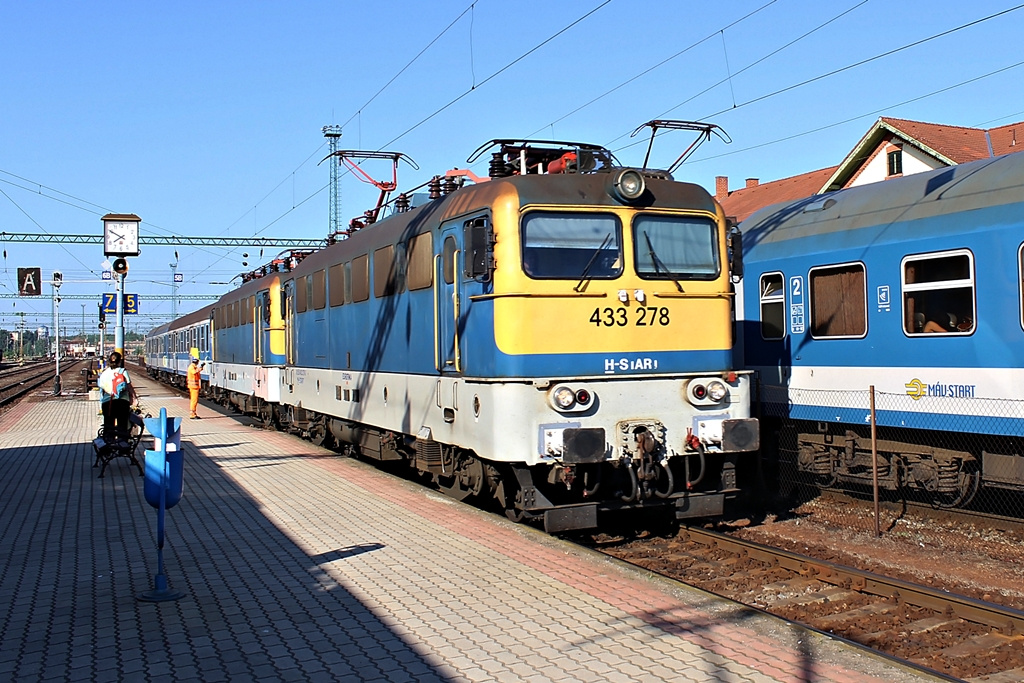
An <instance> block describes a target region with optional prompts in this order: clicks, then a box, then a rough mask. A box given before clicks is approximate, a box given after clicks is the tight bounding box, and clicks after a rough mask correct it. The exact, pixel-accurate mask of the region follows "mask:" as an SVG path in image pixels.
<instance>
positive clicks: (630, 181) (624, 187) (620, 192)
mask: <svg viewBox="0 0 1024 683" xmlns="http://www.w3.org/2000/svg"><path fill="white" fill-rule="evenodd" d="M646 189H647V184H646V183H645V182H644V177H643V176H642V175H640V172H639V171H637V170H635V169H632V168H624V169H622V170H619V171H616V172H615V174H614V175H612V178H611V183H610V185H609V188H608V194H610V195H611V196H612V198H613V199H615V200H616V201H619V202H622V203H624V204H628V203H629V202H634V201H636V200H637V199H639V198H640V195H642V194H643V193H644V190H646Z"/></svg>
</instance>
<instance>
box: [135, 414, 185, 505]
mask: <svg viewBox="0 0 1024 683" xmlns="http://www.w3.org/2000/svg"><path fill="white" fill-rule="evenodd" d="M161 421H162V423H161ZM146 429H147V430H148V431H149V433H150V434H152V435H153V436H154V437H155V439H156V442H155V443H154V450H151V451H148V450H147V451H146V467H145V470H146V483H145V485H144V486H143V492H144V493H145V496H146V502H147V503H149V504H150V505H152V506H153V507H155V508H159V507H160V490H161V488H163V489H164V491H165V495H164V501H163V506H164V509H165V510H169V509H171V508H172V507H174V506H175V505H177V504H178V501H179V500H181V494H182V492H183V491H184V466H185V459H184V454H183V453H182V452H181V418H180V417H167V413H166V409H165V408H161V409H160V417H147V418H146ZM165 466H166V472H167V481H166V482H165V481H164V471H165Z"/></svg>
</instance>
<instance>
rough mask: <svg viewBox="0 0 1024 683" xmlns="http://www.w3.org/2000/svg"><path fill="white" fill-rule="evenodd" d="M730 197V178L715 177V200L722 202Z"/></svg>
mask: <svg viewBox="0 0 1024 683" xmlns="http://www.w3.org/2000/svg"><path fill="white" fill-rule="evenodd" d="M728 196H729V176H727V175H719V176H715V199H718V200H722V199H725V198H726V197H728Z"/></svg>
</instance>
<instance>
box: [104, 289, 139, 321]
mask: <svg viewBox="0 0 1024 683" xmlns="http://www.w3.org/2000/svg"><path fill="white" fill-rule="evenodd" d="M115 296H116V294H114V293H113V292H106V293H104V294H103V300H102V301H100V310H102V311H103V312H104V313H110V314H111V315H113V314H114V313H117V308H116V304H115V298H114V297H115ZM138 312H139V295H138V294H125V295H124V314H125V315H137V314H138Z"/></svg>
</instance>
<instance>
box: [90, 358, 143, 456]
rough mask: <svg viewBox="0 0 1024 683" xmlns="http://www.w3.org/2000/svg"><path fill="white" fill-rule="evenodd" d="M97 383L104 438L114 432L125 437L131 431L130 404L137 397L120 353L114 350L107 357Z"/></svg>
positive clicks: (112, 434)
mask: <svg viewBox="0 0 1024 683" xmlns="http://www.w3.org/2000/svg"><path fill="white" fill-rule="evenodd" d="M97 384H98V385H99V387H100V410H101V411H102V412H103V436H104V439H106V440H107V441H112V440H113V437H114V435H115V434H116V435H117V436H118V437H120V438H122V439H126V438H127V437H128V434H129V432H130V431H131V424H130V423H129V414H130V413H131V405H132V404H133V403H135V402H136V401H137V400H138V397H137V396H136V394H135V387H134V386H132V380H131V377H130V376H129V375H128V370H126V369H125V367H124V358H123V357H122V356H121V354H120V353H118V352H117V351H114V352H113V353H111V354H110V356H109V357H108V358H107V367H106V368H104V370H103V372H101V373H100V376H99V380H98V381H97Z"/></svg>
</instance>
